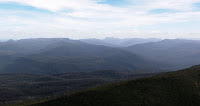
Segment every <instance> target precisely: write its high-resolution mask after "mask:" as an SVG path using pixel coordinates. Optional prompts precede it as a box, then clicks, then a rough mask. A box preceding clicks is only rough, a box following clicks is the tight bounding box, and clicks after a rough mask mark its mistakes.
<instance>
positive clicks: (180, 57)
mask: <svg viewBox="0 0 200 106" xmlns="http://www.w3.org/2000/svg"><path fill="white" fill-rule="evenodd" d="M124 49H126V50H128V51H130V52H132V53H135V54H140V55H141V56H143V57H146V58H150V59H152V60H156V61H160V62H165V63H167V64H169V65H171V66H172V67H174V68H175V69H183V68H186V67H190V66H193V65H198V64H200V40H184V39H174V40H170V39H166V40H162V41H159V42H151V43H144V44H137V45H133V46H129V47H126V48H124Z"/></svg>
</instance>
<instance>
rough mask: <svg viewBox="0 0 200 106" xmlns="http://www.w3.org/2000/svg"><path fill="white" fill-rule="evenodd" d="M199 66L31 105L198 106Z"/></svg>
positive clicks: (199, 101) (199, 91)
mask: <svg viewBox="0 0 200 106" xmlns="http://www.w3.org/2000/svg"><path fill="white" fill-rule="evenodd" d="M199 86H200V66H194V67H191V68H188V69H184V70H181V71H177V72H169V73H165V74H161V75H157V76H153V77H148V78H142V79H138V80H132V81H126V82H120V83H114V84H110V85H106V86H101V87H97V88H93V89H88V90H86V91H82V92H79V93H75V94H72V95H70V96H65V97H62V98H58V99H55V100H50V101H46V102H44V103H40V104H36V105H32V106H56V105H57V106H63V105H66V106H71V105H73V106H80V105H87V106H110V105H111V106H116V105H120V106H122V105H123V106H130V105H131V106H134V105H153V106H155V105H161V106H198V105H200V88H199Z"/></svg>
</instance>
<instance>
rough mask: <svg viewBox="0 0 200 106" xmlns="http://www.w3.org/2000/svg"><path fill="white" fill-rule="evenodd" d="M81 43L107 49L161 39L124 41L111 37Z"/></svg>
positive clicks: (129, 39) (130, 39)
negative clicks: (107, 47)
mask: <svg viewBox="0 0 200 106" xmlns="http://www.w3.org/2000/svg"><path fill="white" fill-rule="evenodd" d="M81 41H82V42H85V43H89V44H94V45H104V46H109V47H128V46H132V45H135V44H142V43H148V42H157V41H161V39H157V38H148V39H143V38H126V39H119V38H113V37H107V38H105V39H102V40H101V39H81Z"/></svg>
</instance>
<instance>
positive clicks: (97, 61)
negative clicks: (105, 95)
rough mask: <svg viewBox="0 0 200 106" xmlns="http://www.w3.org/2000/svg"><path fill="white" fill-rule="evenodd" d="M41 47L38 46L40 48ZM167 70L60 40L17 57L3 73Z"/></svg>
mask: <svg viewBox="0 0 200 106" xmlns="http://www.w3.org/2000/svg"><path fill="white" fill-rule="evenodd" d="M43 40H44V39H43ZM44 45H46V43H45V44H44ZM44 45H42V43H41V47H44ZM167 69H168V68H166V67H164V66H163V64H160V63H157V62H155V61H151V60H149V59H145V58H143V57H141V56H139V55H135V54H133V53H130V52H128V51H125V50H122V49H119V48H111V47H106V46H98V45H91V44H87V43H83V42H81V41H75V40H62V41H59V42H56V43H53V44H50V45H48V46H46V47H45V48H44V49H40V51H39V52H38V53H35V54H32V55H27V56H24V57H20V58H17V59H16V60H15V61H13V62H12V64H10V65H8V66H6V67H5V68H4V70H3V72H15V73H16V72H25V73H38V74H47V73H48V74H51V73H64V72H72V71H95V70H131V71H135V72H137V71H149V72H155V71H167Z"/></svg>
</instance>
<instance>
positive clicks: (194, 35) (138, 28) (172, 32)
mask: <svg viewBox="0 0 200 106" xmlns="http://www.w3.org/2000/svg"><path fill="white" fill-rule="evenodd" d="M199 28H200V0H0V39H22V38H71V39H86V38H99V39H102V38H105V37H116V38H162V39H166V38H167V39H175V38H187V39H200V29H199Z"/></svg>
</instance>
